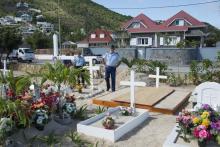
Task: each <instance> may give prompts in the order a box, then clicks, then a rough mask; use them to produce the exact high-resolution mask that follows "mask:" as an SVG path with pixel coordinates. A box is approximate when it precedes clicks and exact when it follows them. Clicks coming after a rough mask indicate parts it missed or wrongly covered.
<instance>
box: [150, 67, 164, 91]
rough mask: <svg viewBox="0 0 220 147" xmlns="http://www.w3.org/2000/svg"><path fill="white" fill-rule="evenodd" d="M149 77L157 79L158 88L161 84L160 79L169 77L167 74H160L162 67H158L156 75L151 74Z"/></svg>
mask: <svg viewBox="0 0 220 147" xmlns="http://www.w3.org/2000/svg"><path fill="white" fill-rule="evenodd" d="M149 78H155V79H156V88H158V87H159V84H160V79H167V76H161V75H160V68H159V67H156V75H149Z"/></svg>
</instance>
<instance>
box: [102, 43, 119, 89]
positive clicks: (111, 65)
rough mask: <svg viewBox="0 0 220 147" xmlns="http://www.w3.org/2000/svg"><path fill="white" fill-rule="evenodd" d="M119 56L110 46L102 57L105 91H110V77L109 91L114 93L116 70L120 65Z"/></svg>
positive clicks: (113, 47)
mask: <svg viewBox="0 0 220 147" xmlns="http://www.w3.org/2000/svg"><path fill="white" fill-rule="evenodd" d="M120 60H121V59H120V56H119V54H118V53H117V52H115V46H114V45H112V46H111V48H110V51H109V52H107V53H106V54H105V55H104V56H103V63H104V65H105V80H106V86H107V91H109V89H110V81H109V79H110V76H111V89H112V92H114V91H115V81H116V68H117V67H118V66H119V65H120V63H121V61H120Z"/></svg>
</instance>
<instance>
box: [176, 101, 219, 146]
mask: <svg viewBox="0 0 220 147" xmlns="http://www.w3.org/2000/svg"><path fill="white" fill-rule="evenodd" d="M177 123H178V125H179V126H178V127H179V128H180V130H179V133H180V137H181V138H183V139H184V141H187V142H190V139H197V140H198V143H199V144H206V143H207V141H210V140H212V141H214V142H216V143H217V144H219V145H220V115H219V113H218V112H216V111H214V110H213V109H212V108H211V107H210V106H209V105H207V104H203V105H202V107H201V108H200V109H198V110H197V111H194V112H188V111H185V110H183V111H182V112H181V113H180V114H179V116H178V117H177Z"/></svg>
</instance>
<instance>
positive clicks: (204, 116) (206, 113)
mask: <svg viewBox="0 0 220 147" xmlns="http://www.w3.org/2000/svg"><path fill="white" fill-rule="evenodd" d="M201 117H202V118H203V119H206V118H208V117H209V112H207V111H204V112H203V113H202V115H201Z"/></svg>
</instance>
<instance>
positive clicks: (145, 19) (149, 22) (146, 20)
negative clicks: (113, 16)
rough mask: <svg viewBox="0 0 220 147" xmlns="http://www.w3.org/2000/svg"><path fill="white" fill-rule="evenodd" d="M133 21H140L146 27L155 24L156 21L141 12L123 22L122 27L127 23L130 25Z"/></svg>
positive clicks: (126, 25)
mask: <svg viewBox="0 0 220 147" xmlns="http://www.w3.org/2000/svg"><path fill="white" fill-rule="evenodd" d="M133 22H142V23H143V24H144V25H145V26H146V27H148V28H152V27H154V26H155V25H156V23H155V22H154V21H153V20H152V19H150V18H149V17H147V16H146V15H144V14H142V13H141V14H139V15H138V16H136V17H134V18H133V19H131V20H129V21H127V22H126V23H124V24H123V28H127V27H129V25H131V24H132V23H133Z"/></svg>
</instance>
